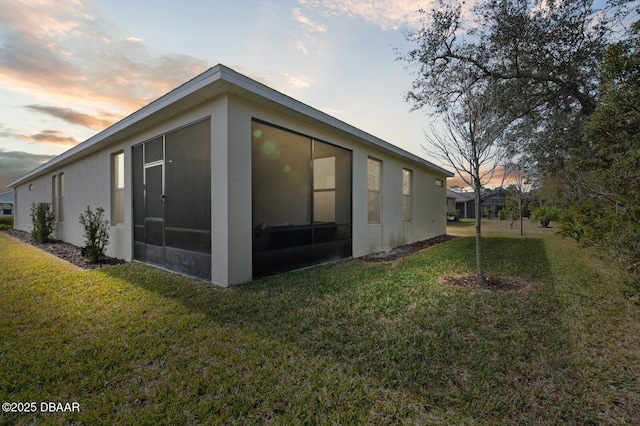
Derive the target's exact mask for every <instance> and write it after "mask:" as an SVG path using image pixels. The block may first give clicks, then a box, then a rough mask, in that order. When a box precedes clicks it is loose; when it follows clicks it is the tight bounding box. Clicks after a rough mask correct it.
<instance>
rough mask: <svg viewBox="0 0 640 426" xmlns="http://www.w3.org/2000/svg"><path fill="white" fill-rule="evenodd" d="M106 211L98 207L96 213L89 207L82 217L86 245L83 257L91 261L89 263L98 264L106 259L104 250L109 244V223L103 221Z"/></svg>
mask: <svg viewBox="0 0 640 426" xmlns="http://www.w3.org/2000/svg"><path fill="white" fill-rule="evenodd" d="M103 213H104V209H103V208H102V207H98V208H97V209H96V211H95V212H93V211H91V209H90V208H89V206H87V209H86V210H85V211H84V214H81V215H80V223H81V224H82V226H83V227H84V238H85V240H84V243H85V247H84V248H83V250H82V255H83V256H84V257H85V258H87V259H89V262H91V263H96V262H98V261H100V260H101V259H102V258H103V257H104V250H105V247H106V246H107V244H109V233H108V232H107V230H108V229H109V228H108V226H109V221H107V220H103Z"/></svg>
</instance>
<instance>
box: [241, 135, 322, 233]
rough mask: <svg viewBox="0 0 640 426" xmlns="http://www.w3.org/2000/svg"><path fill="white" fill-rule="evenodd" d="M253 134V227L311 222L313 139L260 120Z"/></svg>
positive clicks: (265, 227) (287, 225) (272, 226)
mask: <svg viewBox="0 0 640 426" xmlns="http://www.w3.org/2000/svg"><path fill="white" fill-rule="evenodd" d="M252 134H253V144H252V151H251V152H252V154H251V156H252V162H253V165H252V171H253V184H252V189H253V227H254V228H263V229H268V228H282V227H291V226H309V225H311V211H310V204H311V203H310V200H309V194H310V188H309V183H310V179H311V167H310V164H309V163H310V157H311V140H310V139H309V138H306V137H304V136H300V135H297V134H295V133H291V132H287V131H285V130H281V129H278V128H275V127H272V126H268V125H264V124H262V123H258V122H254V123H253V130H252ZM309 242H310V241H309Z"/></svg>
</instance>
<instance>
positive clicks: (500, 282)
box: [359, 235, 530, 293]
mask: <svg viewBox="0 0 640 426" xmlns="http://www.w3.org/2000/svg"><path fill="white" fill-rule="evenodd" d="M456 238H459V237H455V236H452V235H440V236H438V237H434V238H429V239H427V240H423V241H418V242H416V243H413V244H406V245H404V246H400V247H396V248H393V249H390V250H386V251H382V252H379V253H373V254H368V255H366V256H363V257H361V258H359V260H362V261H365V262H390V261H394V260H397V259H400V258H403V257H405V256H408V255H410V254H413V253H417V252H419V251H421V250H424V249H426V248H428V247H431V246H434V245H436V244H440V243H445V242H447V241H451V240H453V239H456ZM440 282H442V283H444V284H448V285H452V286H457V287H467V288H473V289H478V290H488V291H492V292H496V293H511V292H515V291H520V290H525V289H527V288H529V287H530V284H529V283H528V282H526V281H523V280H521V279H518V278H503V277H494V276H486V277H485V282H484V284H483V285H481V284H478V280H477V279H476V276H475V275H450V276H446V277H441V278H440Z"/></svg>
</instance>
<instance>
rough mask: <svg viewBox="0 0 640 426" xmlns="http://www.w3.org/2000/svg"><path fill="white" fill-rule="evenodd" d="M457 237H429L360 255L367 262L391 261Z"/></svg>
mask: <svg viewBox="0 0 640 426" xmlns="http://www.w3.org/2000/svg"><path fill="white" fill-rule="evenodd" d="M456 238H459V237H455V236H453V235H440V236H438V237H433V238H429V239H427V240H422V241H418V242H415V243H411V244H405V245H403V246H400V247H395V248H392V249H389V250H385V251H381V252H379V253H372V254H368V255H366V256H362V257H360V258H359V259H360V260H363V261H365V262H390V261H393V260H397V259H400V258H402V257H405V256H408V255H410V254H413V253H417V252H419V251H421V250H424V249H426V248H428V247H431V246H434V245H436V244H440V243H446V242H447V241H451V240H454V239H456Z"/></svg>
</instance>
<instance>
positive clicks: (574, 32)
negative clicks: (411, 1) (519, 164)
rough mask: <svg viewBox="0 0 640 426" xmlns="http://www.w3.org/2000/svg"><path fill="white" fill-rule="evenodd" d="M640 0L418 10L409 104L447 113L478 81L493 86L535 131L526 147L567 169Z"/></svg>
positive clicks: (521, 1)
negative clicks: (614, 43) (604, 67)
mask: <svg viewBox="0 0 640 426" xmlns="http://www.w3.org/2000/svg"><path fill="white" fill-rule="evenodd" d="M633 3H634V1H633V0H617V1H614V0H612V1H611V2H610V3H608V4H606V5H605V6H603V7H602V8H600V9H598V8H596V7H594V1H593V0H555V1H554V0H480V2H479V3H477V4H476V6H475V7H474V8H473V9H472V13H471V14H470V15H464V16H463V14H462V9H461V6H460V4H455V3H451V2H449V1H447V0H438V1H437V3H436V6H435V7H434V8H433V9H432V10H430V11H425V10H421V11H420V12H419V13H421V14H422V16H423V26H422V28H421V29H420V30H419V31H417V32H415V33H411V34H409V35H408V37H407V39H408V40H409V41H410V42H411V43H414V44H417V47H416V48H415V49H413V50H410V51H409V52H408V53H407V54H405V55H404V56H402V59H404V60H406V61H407V62H408V63H409V64H411V65H413V66H415V68H416V69H417V78H416V79H415V81H414V84H413V88H412V90H411V91H410V92H409V93H408V94H407V97H406V98H407V101H408V102H410V103H411V104H412V105H413V108H414V109H419V108H423V107H430V108H433V109H434V110H435V112H436V113H439V112H442V111H446V110H448V109H449V108H450V106H451V105H454V104H455V103H456V102H457V100H458V99H460V98H461V97H463V96H464V93H465V91H466V90H468V89H469V88H475V87H477V86H482V87H486V86H487V85H491V86H493V88H494V89H493V90H494V93H495V94H496V95H497V96H496V101H498V103H497V107H499V108H500V109H501V111H502V115H503V116H504V117H505V118H506V119H507V120H508V121H509V123H510V126H511V127H513V128H517V127H524V128H526V129H527V131H528V132H529V133H530V134H531V137H530V138H528V139H527V140H528V146H526V149H527V151H528V152H529V153H530V154H531V155H532V156H534V158H535V160H536V162H537V163H538V164H539V166H540V167H541V168H542V169H553V168H558V167H562V165H563V164H564V161H565V160H566V159H567V158H568V157H569V153H570V152H571V150H572V149H575V148H582V147H583V141H582V140H581V139H580V131H581V129H582V126H583V124H584V122H585V119H586V118H587V117H588V116H589V115H590V114H591V113H593V112H594V111H595V108H596V103H597V99H598V95H599V90H598V87H599V79H598V69H599V66H600V64H601V63H602V60H603V53H604V51H605V48H606V47H607V45H608V44H609V43H610V40H611V38H612V37H613V36H614V35H615V34H614V33H615V30H616V28H617V24H618V22H619V21H620V19H621V18H622V17H624V16H626V15H627V13H628V8H629V6H630V5H632V4H633ZM599 4H600V3H599ZM467 16H471V17H470V18H467ZM460 81H466V82H467V84H466V85H465V86H464V87H460V85H459V84H458V82H460Z"/></svg>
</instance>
